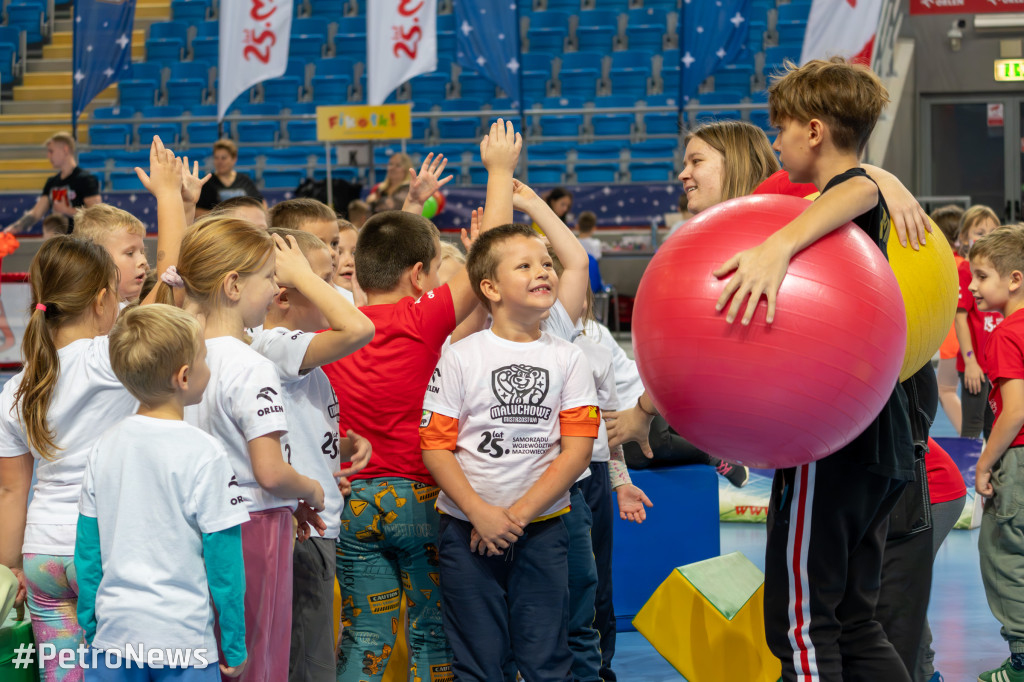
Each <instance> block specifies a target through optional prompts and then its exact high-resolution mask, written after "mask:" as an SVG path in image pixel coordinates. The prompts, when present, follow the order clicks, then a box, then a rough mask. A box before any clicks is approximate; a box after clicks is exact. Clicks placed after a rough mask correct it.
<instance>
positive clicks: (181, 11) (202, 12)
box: [171, 0, 210, 26]
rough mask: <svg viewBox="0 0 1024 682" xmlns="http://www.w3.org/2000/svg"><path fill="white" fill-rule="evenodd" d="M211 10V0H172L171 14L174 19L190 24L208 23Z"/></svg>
mask: <svg viewBox="0 0 1024 682" xmlns="http://www.w3.org/2000/svg"><path fill="white" fill-rule="evenodd" d="M209 10H210V3H209V0H171V16H172V17H173V18H174V21H182V22H185V23H186V24H190V25H193V26H195V25H198V24H203V23H206V16H207V14H208V13H209Z"/></svg>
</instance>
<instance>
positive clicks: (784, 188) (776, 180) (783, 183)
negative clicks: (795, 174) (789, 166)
mask: <svg viewBox="0 0 1024 682" xmlns="http://www.w3.org/2000/svg"><path fill="white" fill-rule="evenodd" d="M817 191H818V188H817V187H815V186H814V185H813V184H812V183H810V182H803V183H795V182H790V180H789V173H787V172H786V171H784V170H780V171H776V172H774V173H772V174H771V175H769V176H768V179H767V180H765V181H764V182H762V183H761V184H760V185H758V186H757V188H756V189H754V194H789V195H790V196H794V197H800V198H801V199H802V198H804V197H806V196H808V195H809V194H814V193H815V192H817Z"/></svg>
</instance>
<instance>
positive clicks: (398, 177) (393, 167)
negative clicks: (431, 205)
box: [349, 153, 415, 226]
mask: <svg viewBox="0 0 1024 682" xmlns="http://www.w3.org/2000/svg"><path fill="white" fill-rule="evenodd" d="M412 170H413V167H412V159H410V158H409V155H408V154H402V153H398V154H392V155H391V158H390V159H388V174H387V175H385V176H384V179H383V180H381V181H380V182H378V183H377V184H376V185H374V186H373V189H371V190H370V196H368V197H366V202H367V203H368V204H369V206H370V213H380V212H381V211H401V210H402V204H404V203H405V197H406V195H407V194H409V181H410V179H411V178H412V177H415V174H413V175H412V176H410V175H409V171H412ZM349 220H350V221H351V222H352V223H353V224H355V225H357V226H358V223H356V222H355V221H354V220H352V218H351V216H350V217H349Z"/></svg>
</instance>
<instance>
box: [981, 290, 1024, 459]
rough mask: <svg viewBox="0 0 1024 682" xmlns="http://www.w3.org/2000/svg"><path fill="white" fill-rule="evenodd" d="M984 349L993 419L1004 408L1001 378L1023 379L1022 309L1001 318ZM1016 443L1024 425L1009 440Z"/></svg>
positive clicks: (1022, 441)
mask: <svg viewBox="0 0 1024 682" xmlns="http://www.w3.org/2000/svg"><path fill="white" fill-rule="evenodd" d="M985 352H986V355H985V359H986V361H987V362H988V367H987V368H986V369H985V373H986V374H987V375H988V379H989V381H991V382H992V392H991V393H989V394H988V404H989V405H991V406H992V412H993V413H994V414H995V415H996V421H999V413H1000V412H1001V411H1002V409H1003V396H1002V394H1001V393H1000V392H999V386H1000V385H1001V384H1002V383H1003V379H1024V310H1018V311H1017V312H1015V313H1014V314H1012V315H1010V316H1009V317H1008V318H1006V319H1005V320H1003V323H1002V324H1000V325H999V327H997V328H996V330H995V331H994V332H992V335H991V336H990V337H989V339H988V346H986V348H985ZM1019 445H1024V428H1022V429H1021V431H1020V433H1018V434H1017V437H1016V438H1014V439H1013V442H1012V443H1010V447H1011V448H1015V447H1017V446H1019Z"/></svg>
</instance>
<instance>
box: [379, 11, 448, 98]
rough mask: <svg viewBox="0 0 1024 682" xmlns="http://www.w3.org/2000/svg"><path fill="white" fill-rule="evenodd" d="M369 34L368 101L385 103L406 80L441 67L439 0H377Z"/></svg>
mask: <svg viewBox="0 0 1024 682" xmlns="http://www.w3.org/2000/svg"><path fill="white" fill-rule="evenodd" d="M366 35H368V36H372V38H371V39H370V40H368V41H367V43H366V90H367V98H366V101H367V103H368V104H371V105H378V104H384V100H386V99H387V98H388V95H390V94H391V93H392V92H394V90H395V88H397V87H398V86H400V85H401V84H402V83H404V82H406V81H407V80H409V79H410V78H412V77H413V76H418V75H420V74H421V73H430V72H431V71H436V70H437V0H373V2H371V3H368V4H367V7H366Z"/></svg>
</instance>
